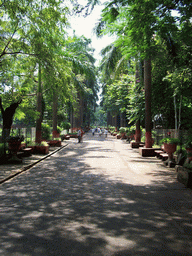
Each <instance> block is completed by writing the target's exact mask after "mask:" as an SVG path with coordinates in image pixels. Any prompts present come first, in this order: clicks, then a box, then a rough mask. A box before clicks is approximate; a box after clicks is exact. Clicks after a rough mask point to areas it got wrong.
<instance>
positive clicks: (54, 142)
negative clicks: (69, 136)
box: [47, 138, 61, 147]
mask: <svg viewBox="0 0 192 256" xmlns="http://www.w3.org/2000/svg"><path fill="white" fill-rule="evenodd" d="M47 143H48V144H49V146H51V147H61V138H54V139H53V140H50V141H48V142H47Z"/></svg>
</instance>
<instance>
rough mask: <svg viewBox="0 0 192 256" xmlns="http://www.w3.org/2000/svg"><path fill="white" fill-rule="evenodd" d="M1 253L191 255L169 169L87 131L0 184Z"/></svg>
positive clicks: (180, 192) (188, 204)
mask: <svg viewBox="0 0 192 256" xmlns="http://www.w3.org/2000/svg"><path fill="white" fill-rule="evenodd" d="M0 197H1V198H0V199H1V201H0V255H2V256H12V255H14V256H23V255H25V256H33V255H34V256H41V255H42V256H49V255H53V256H60V255H64V256H88V255H90V256H92V255H93V256H95V255H98V256H125V255H134V256H137V255H139V256H140V255H144V256H149V255H174V256H177V255H192V222H191V217H192V193H191V190H189V189H186V188H184V186H183V185H181V184H180V183H178V182H177V180H176V173H175V171H174V169H168V168H166V167H164V166H163V164H162V162H161V161H160V160H157V159H155V158H143V157H141V156H140V155H139V154H138V150H137V149H131V148H130V145H129V144H127V143H126V142H125V141H122V140H116V139H114V138H112V136H108V137H107V138H105V137H104V135H102V136H101V137H100V136H99V135H98V134H96V135H95V136H92V135H91V133H89V134H86V135H85V136H84V139H83V142H82V143H77V140H75V139H74V140H70V141H69V145H68V146H67V147H65V148H63V149H61V150H60V151H58V152H57V153H56V154H54V155H52V156H50V157H49V158H47V159H45V160H44V161H42V162H40V163H38V164H37V165H35V166H34V167H33V168H31V169H30V170H28V171H26V172H24V173H22V174H21V175H19V176H17V177H15V178H13V179H11V180H9V181H8V182H5V183H3V184H2V185H1V186H0Z"/></svg>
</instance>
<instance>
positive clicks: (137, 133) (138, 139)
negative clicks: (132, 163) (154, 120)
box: [135, 119, 141, 142]
mask: <svg viewBox="0 0 192 256" xmlns="http://www.w3.org/2000/svg"><path fill="white" fill-rule="evenodd" d="M135 142H141V129H140V120H139V119H138V120H137V122H136V131H135Z"/></svg>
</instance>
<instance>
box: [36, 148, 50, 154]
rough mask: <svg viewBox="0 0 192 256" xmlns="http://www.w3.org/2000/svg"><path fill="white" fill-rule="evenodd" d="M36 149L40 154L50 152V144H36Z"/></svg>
mask: <svg viewBox="0 0 192 256" xmlns="http://www.w3.org/2000/svg"><path fill="white" fill-rule="evenodd" d="M35 151H36V152H37V153H40V154H45V155H46V154H48V153H49V146H36V147H35Z"/></svg>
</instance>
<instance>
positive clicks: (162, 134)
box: [152, 129, 189, 145]
mask: <svg viewBox="0 0 192 256" xmlns="http://www.w3.org/2000/svg"><path fill="white" fill-rule="evenodd" d="M152 133H153V134H154V138H155V144H157V145H159V142H160V140H161V139H164V138H167V137H171V138H178V139H180V141H181V144H184V143H185V142H186V140H187V137H188V135H189V131H187V130H175V129H153V130H152Z"/></svg>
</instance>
